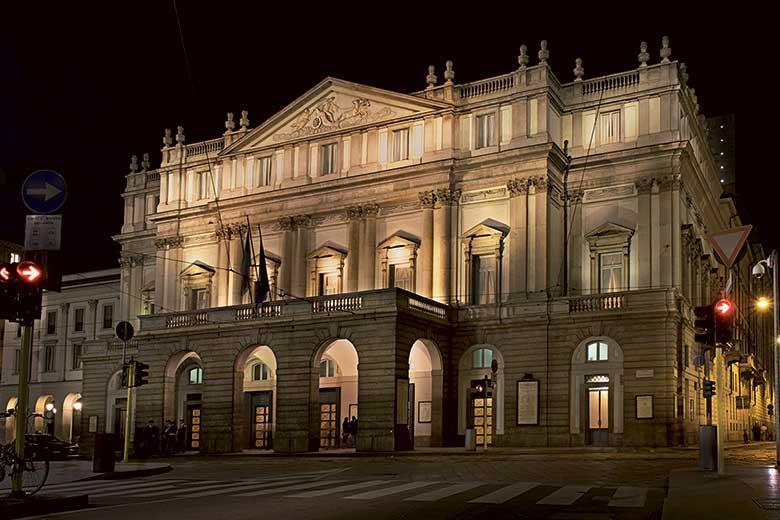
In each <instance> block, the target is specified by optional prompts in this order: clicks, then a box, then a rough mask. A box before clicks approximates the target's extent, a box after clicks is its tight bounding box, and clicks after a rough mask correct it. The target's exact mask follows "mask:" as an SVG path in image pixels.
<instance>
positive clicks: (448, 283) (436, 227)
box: [433, 188, 460, 303]
mask: <svg viewBox="0 0 780 520" xmlns="http://www.w3.org/2000/svg"><path fill="white" fill-rule="evenodd" d="M436 199H437V200H438V201H439V203H440V206H439V207H438V208H437V209H435V210H434V215H433V235H434V242H433V275H434V279H433V298H434V299H435V300H438V301H440V302H443V303H450V301H451V300H452V274H453V269H452V207H453V206H454V205H456V204H458V201H459V200H460V190H451V189H449V188H447V189H439V190H437V191H436Z"/></svg>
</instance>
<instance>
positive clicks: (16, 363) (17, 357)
mask: <svg viewBox="0 0 780 520" xmlns="http://www.w3.org/2000/svg"><path fill="white" fill-rule="evenodd" d="M21 361H22V351H21V350H20V349H16V350H15V351H14V371H13V373H14V374H18V373H19V364H20V363H21Z"/></svg>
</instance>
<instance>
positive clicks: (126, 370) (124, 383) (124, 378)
mask: <svg viewBox="0 0 780 520" xmlns="http://www.w3.org/2000/svg"><path fill="white" fill-rule="evenodd" d="M129 375H130V365H128V364H127V363H125V364H124V365H122V386H123V387H125V388H126V387H127V385H128V383H129V381H128V380H127V378H128V376H129Z"/></svg>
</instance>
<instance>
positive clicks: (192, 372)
mask: <svg viewBox="0 0 780 520" xmlns="http://www.w3.org/2000/svg"><path fill="white" fill-rule="evenodd" d="M203 376H204V373H203V363H202V362H201V359H200V356H199V355H198V354H197V353H196V352H193V351H182V352H177V353H176V354H174V355H172V356H171V357H170V359H169V360H168V363H166V365H165V379H164V390H163V391H164V393H165V400H164V405H163V420H166V421H167V420H171V421H173V422H174V424H175V425H176V426H177V428H178V426H179V425H181V424H184V425H186V427H187V436H186V438H185V439H184V443H185V445H184V449H185V450H200V449H201V447H202V446H203V442H202V438H203V429H202V426H203V424H202V417H201V409H202V402H203Z"/></svg>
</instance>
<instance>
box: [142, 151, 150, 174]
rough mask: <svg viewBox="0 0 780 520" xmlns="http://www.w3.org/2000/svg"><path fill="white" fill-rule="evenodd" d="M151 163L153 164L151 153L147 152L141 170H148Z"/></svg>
mask: <svg viewBox="0 0 780 520" xmlns="http://www.w3.org/2000/svg"><path fill="white" fill-rule="evenodd" d="M151 165H152V163H151V162H149V154H148V153H145V154H144V155H143V160H142V161H141V171H142V172H145V171H146V170H148V169H149V167H150V166H151Z"/></svg>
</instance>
